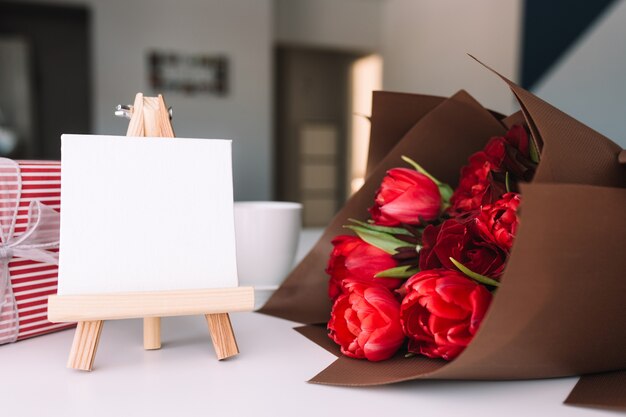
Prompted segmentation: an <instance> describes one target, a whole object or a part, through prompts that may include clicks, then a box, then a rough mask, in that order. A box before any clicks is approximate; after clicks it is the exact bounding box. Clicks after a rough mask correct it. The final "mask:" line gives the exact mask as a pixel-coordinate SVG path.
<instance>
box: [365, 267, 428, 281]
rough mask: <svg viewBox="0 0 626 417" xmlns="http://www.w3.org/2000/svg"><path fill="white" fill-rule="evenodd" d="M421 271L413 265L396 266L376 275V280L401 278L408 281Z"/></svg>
mask: <svg viewBox="0 0 626 417" xmlns="http://www.w3.org/2000/svg"><path fill="white" fill-rule="evenodd" d="M418 272H419V269H418V268H417V267H415V266H413V265H403V266H396V267H394V268H389V269H385V270H384V271H381V272H379V273H378V274H376V275H374V277H375V278H401V279H407V278H411V277H412V276H413V275H415V274H417V273H418Z"/></svg>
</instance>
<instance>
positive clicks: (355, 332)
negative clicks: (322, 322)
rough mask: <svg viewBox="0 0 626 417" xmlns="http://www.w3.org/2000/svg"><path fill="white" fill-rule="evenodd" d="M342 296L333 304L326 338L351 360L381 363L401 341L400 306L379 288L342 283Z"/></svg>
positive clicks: (385, 289) (377, 286)
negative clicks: (343, 289) (333, 342)
mask: <svg viewBox="0 0 626 417" xmlns="http://www.w3.org/2000/svg"><path fill="white" fill-rule="evenodd" d="M344 288H345V291H346V292H345V293H344V294H342V295H340V296H339V298H337V300H336V301H335V303H334V305H333V309H332V311H331V316H330V321H329V322H328V330H329V337H330V338H331V339H333V340H334V341H335V343H337V344H338V345H339V346H340V347H341V353H343V354H344V355H346V356H349V357H351V358H357V359H363V358H365V359H367V360H370V361H382V360H385V359H388V358H390V357H392V356H393V355H394V354H395V353H396V352H397V351H398V349H399V348H400V346H402V343H403V342H404V332H403V331H402V326H401V325H400V303H399V302H398V300H397V299H396V297H395V296H394V294H393V293H392V292H391V291H390V290H388V289H387V288H385V287H383V286H380V285H366V284H363V283H362V282H359V281H352V280H347V281H344Z"/></svg>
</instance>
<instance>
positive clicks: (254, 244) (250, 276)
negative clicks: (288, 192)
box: [235, 201, 302, 289]
mask: <svg viewBox="0 0 626 417" xmlns="http://www.w3.org/2000/svg"><path fill="white" fill-rule="evenodd" d="M301 228H302V204H300V203H291V202H281V201H242V202H235V237H236V240H237V269H238V272H239V285H242V286H248V285H251V286H254V287H259V288H266V289H270V288H275V287H278V286H279V285H280V283H281V282H282V281H283V280H284V279H285V277H286V276H287V274H288V273H289V272H290V271H291V268H293V261H294V257H295V254H296V249H297V248H298V240H299V238H300V231H301Z"/></svg>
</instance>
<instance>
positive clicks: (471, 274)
mask: <svg viewBox="0 0 626 417" xmlns="http://www.w3.org/2000/svg"><path fill="white" fill-rule="evenodd" d="M450 262H452V263H453V264H454V266H456V267H457V268H459V271H461V272H463V273H464V274H465V275H467V276H468V277H470V278H471V279H473V280H474V281H477V282H479V283H481V284H485V285H490V286H492V287H499V286H500V283H499V282H498V281H496V280H495V279H493V278H489V277H486V276H484V275H481V274H479V273H476V272H474V271H472V270H471V269H469V268H468V267H466V266H465V265H463V264H462V263H461V262H459V261H457V260H456V259H454V258H453V257H450Z"/></svg>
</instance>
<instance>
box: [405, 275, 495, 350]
mask: <svg viewBox="0 0 626 417" xmlns="http://www.w3.org/2000/svg"><path fill="white" fill-rule="evenodd" d="M403 289H404V290H406V296H405V297H404V299H403V301H402V305H401V307H400V320H401V322H402V327H403V329H404V332H405V334H406V335H407V336H408V337H409V346H408V350H409V352H414V353H419V354H422V355H426V356H428V357H430V358H443V359H446V360H452V359H454V358H456V357H457V356H458V355H459V354H460V353H461V352H462V351H463V349H465V347H466V346H467V345H468V344H469V343H470V341H471V340H472V338H473V337H474V335H475V334H476V332H477V331H478V327H479V326H480V323H481V322H482V320H483V318H484V317H485V314H486V312H487V309H488V308H489V304H490V303H491V299H492V295H491V293H490V292H489V291H487V289H486V288H485V287H484V286H482V285H481V284H478V283H477V282H475V281H472V280H471V279H469V278H467V277H466V276H465V275H463V274H461V273H460V272H456V271H448V270H429V271H422V272H420V273H418V274H416V275H414V276H413V277H411V278H410V279H409V280H408V281H407V283H406V284H405V286H404V287H403Z"/></svg>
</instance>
